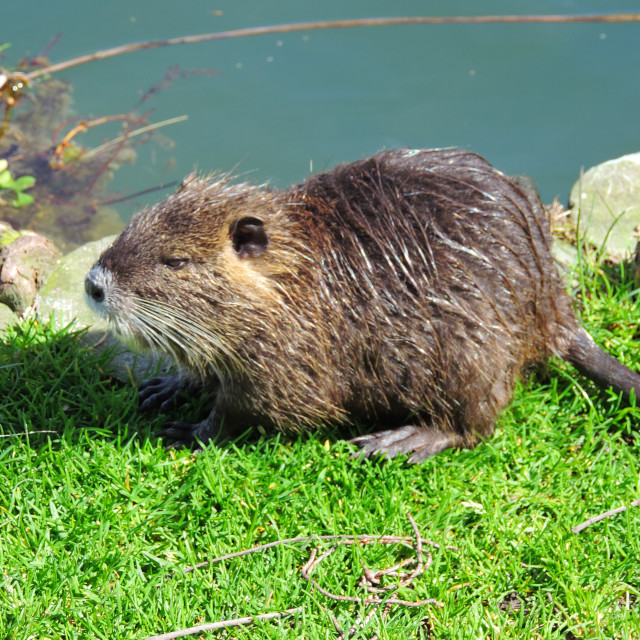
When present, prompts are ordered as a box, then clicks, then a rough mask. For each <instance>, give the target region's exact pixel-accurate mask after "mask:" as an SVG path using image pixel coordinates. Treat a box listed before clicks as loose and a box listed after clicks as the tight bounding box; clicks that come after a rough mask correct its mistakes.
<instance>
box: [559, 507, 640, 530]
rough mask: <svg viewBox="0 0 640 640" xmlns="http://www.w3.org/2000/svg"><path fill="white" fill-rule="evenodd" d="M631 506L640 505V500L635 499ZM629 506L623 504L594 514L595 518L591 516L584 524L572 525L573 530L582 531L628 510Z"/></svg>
mask: <svg viewBox="0 0 640 640" xmlns="http://www.w3.org/2000/svg"><path fill="white" fill-rule="evenodd" d="M629 507H640V500H634V501H633V502H632V503H631V504H630V505H629ZM629 507H626V506H623V507H618V508H617V509H610V510H609V511H605V512H604V513H601V514H600V515H598V516H593V518H589V519H588V520H586V521H585V522H583V523H582V524H579V525H576V526H575V527H571V531H573V533H580V532H581V531H582V530H583V529H586V528H587V527H590V526H591V525H592V524H595V523H596V522H600V520H604V519H605V518H609V517H611V516H615V515H616V514H618V513H622V512H623V511H626V510H627V509H628V508H629Z"/></svg>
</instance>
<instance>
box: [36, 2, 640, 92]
mask: <svg viewBox="0 0 640 640" xmlns="http://www.w3.org/2000/svg"><path fill="white" fill-rule="evenodd" d="M585 22H586V23H592V22H607V23H613V22H640V13H598V14H589V15H556V14H548V15H524V16H517V15H504V16H416V17H395V18H358V19H353V20H325V21H319V22H299V23H293V24H280V25H273V26H267V27H249V28H246V29H234V30H231V31H219V32H217V33H204V34H200V35H192V36H183V37H179V38H169V39H168V40H148V41H146V42H132V43H130V44H126V45H121V46H118V47H112V48H111V49H103V50H101V51H95V52H94V53H89V54H87V55H85V56H79V57H77V58H72V59H70V60H64V61H63V62H57V63H55V64H52V65H49V66H48V67H43V68H42V69H35V70H33V71H31V72H29V73H26V74H24V75H25V77H26V78H27V80H29V81H31V80H35V79H36V78H40V77H41V76H43V75H46V74H51V73H57V72H58V71H63V70H64V69H69V68H71V67H75V66H78V65H80V64H85V63H87V62H93V61H94V60H105V59H106V58H113V57H114V56H119V55H123V54H125V53H133V52H134V51H141V50H143V49H156V48H158V47H169V46H172V45H176V44H195V43H197V42H207V41H210V40H228V39H230V38H245V37H248V36H260V35H268V34H274V33H293V32H296V31H317V30H321V29H352V28H358V27H386V26H391V25H405V24H532V23H544V24H566V23H585Z"/></svg>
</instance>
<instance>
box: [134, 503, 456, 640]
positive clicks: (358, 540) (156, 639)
mask: <svg viewBox="0 0 640 640" xmlns="http://www.w3.org/2000/svg"><path fill="white" fill-rule="evenodd" d="M407 518H408V519H409V522H410V523H411V527H412V529H413V533H414V537H413V538H411V537H408V536H385V535H377V536H371V535H367V534H361V535H326V536H301V537H298V538H286V539H284V540H275V541H273V542H269V543H267V544H262V545H258V546H256V547H252V548H251V549H244V550H242V551H236V552H235V553H230V554H227V555H225V556H219V557H217V558H213V559H212V560H208V561H206V562H201V563H199V564H197V565H194V566H193V567H187V568H186V569H184V572H185V573H190V572H192V571H194V570H195V569H200V568H203V567H206V566H208V565H211V564H216V563H218V562H223V561H224V560H230V559H232V558H239V557H241V556H245V555H249V554H251V553H257V552H259V551H264V550H266V549H271V548H273V547H277V546H281V545H284V544H292V543H296V542H312V541H327V540H332V541H336V544H334V545H333V546H332V547H331V548H329V549H327V550H326V551H323V552H322V553H321V554H320V555H318V548H314V549H312V550H311V552H310V555H309V559H308V560H307V562H306V563H305V565H304V566H303V567H302V569H301V574H302V577H303V578H304V579H305V580H307V581H308V582H309V583H310V584H312V585H313V587H314V589H316V590H317V591H318V592H320V593H321V594H323V595H324V596H326V597H328V598H330V599H331V600H334V601H340V602H354V603H360V604H365V605H371V608H370V609H369V611H368V612H367V614H366V615H365V616H364V617H363V618H361V619H359V620H357V621H356V623H355V624H354V625H353V626H352V627H351V629H349V631H347V632H346V633H345V632H344V631H343V630H342V629H341V628H340V624H339V623H338V620H337V618H336V617H335V616H334V615H333V613H331V612H330V611H326V613H327V615H328V616H329V617H330V619H331V620H332V622H333V625H334V627H335V629H336V631H337V632H338V633H339V634H340V635H339V636H338V640H345V639H346V638H349V637H350V636H351V635H353V634H354V633H355V632H356V631H357V630H358V628H360V627H362V626H364V625H366V624H367V623H368V622H369V620H370V619H371V617H372V616H373V615H374V614H375V612H376V610H377V609H378V607H380V606H381V605H384V609H383V611H382V616H383V617H386V615H387V614H388V613H389V611H390V610H391V607H392V606H393V605H399V606H404V607H422V606H425V605H428V604H435V605H436V606H440V607H441V606H442V603H440V602H438V601H437V600H435V599H434V598H429V599H427V600H420V601H417V602H411V601H409V600H402V599H399V598H394V597H380V596H379V595H376V594H382V593H391V592H393V591H397V590H398V589H399V588H400V587H403V586H407V585H409V584H410V583H411V582H412V581H413V580H414V579H415V578H416V577H418V576H419V575H420V574H422V573H423V572H424V571H425V569H428V568H429V567H430V566H431V562H432V557H431V554H430V553H429V552H428V551H427V552H425V551H424V549H423V547H424V546H425V545H428V546H431V547H435V548H436V549H440V548H441V547H440V545H439V544H437V543H435V542H432V541H431V540H425V539H424V538H423V537H422V536H421V535H420V531H419V529H418V526H417V524H416V522H415V520H414V519H413V518H412V517H411V515H410V514H407ZM412 541H413V542H414V544H413V548H414V549H415V552H416V557H415V558H410V559H406V560H403V561H402V562H399V563H398V564H396V565H394V566H393V567H390V568H388V569H384V570H381V571H377V572H372V571H370V570H369V569H367V568H366V567H365V568H364V575H363V577H362V579H361V582H360V584H361V585H363V586H364V587H365V588H366V589H367V591H368V593H369V595H367V596H364V597H352V596H342V595H339V594H335V593H331V592H330V591H328V590H326V589H324V588H322V587H321V586H320V585H319V584H318V583H317V581H316V580H314V579H313V578H311V573H312V571H313V570H314V569H315V567H317V566H318V564H319V563H320V562H321V561H322V560H324V559H325V558H327V557H329V556H330V555H331V554H332V553H333V552H334V551H335V550H336V549H337V548H338V547H340V546H343V545H349V544H361V545H365V544H369V543H372V542H376V543H379V544H405V545H407V544H409V543H411V542H412ZM446 548H447V549H453V550H456V551H457V547H453V546H448V547H446ZM425 553H426V555H427V556H428V559H427V562H426V563H425V561H424V554H425ZM409 564H415V565H416V567H415V569H413V571H411V572H410V573H407V572H402V573H401V572H400V571H399V570H400V569H402V568H403V567H405V566H408V565H409ZM175 575H176V574H170V575H169V577H173V576H175ZM383 575H393V576H396V577H399V578H400V580H399V581H398V583H397V584H396V585H391V586H388V587H383V588H379V587H377V586H375V585H378V584H380V577H381V576H383ZM302 609H303V608H302V607H294V608H293V609H286V610H285V611H280V612H273V613H263V614H260V615H256V616H248V617H245V618H234V619H231V620H222V621H219V622H213V623H210V624H204V625H199V626H196V627H190V628H188V629H182V630H180V631H173V632H170V633H165V634H162V635H158V636H152V637H150V638H146V639H145V640H172V639H173V638H181V637H183V636H187V635H192V634H195V633H200V632H202V631H211V630H213V629H223V628H227V627H233V626H238V625H244V624H251V623H253V622H254V621H255V620H271V619H274V618H280V617H282V616H285V615H291V614H294V613H299V612H301V611H302ZM376 638H377V635H376V636H373V638H371V640H375V639H376Z"/></svg>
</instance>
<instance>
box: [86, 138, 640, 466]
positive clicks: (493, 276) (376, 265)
mask: <svg viewBox="0 0 640 640" xmlns="http://www.w3.org/2000/svg"><path fill="white" fill-rule="evenodd" d="M550 249H551V237H550V231H549V224H548V220H547V217H546V214H545V212H544V210H543V207H542V204H541V202H540V199H539V197H538V195H537V194H536V193H535V192H534V191H533V190H532V189H530V188H527V187H524V186H522V185H521V183H519V182H518V181H517V180H514V179H511V178H509V177H507V176H506V175H504V174H503V173H501V172H500V171H498V170H496V169H495V168H493V167H492V166H491V165H490V164H489V163H488V162H487V161H486V160H484V159H483V158H482V157H480V156H478V155H475V154H473V153H470V152H466V151H462V150H456V149H444V150H442V149H440V150H438V149H436V150H409V149H405V150H395V151H392V150H390V151H382V152H380V153H378V154H376V155H374V156H372V157H370V158H367V159H364V160H360V161H358V162H354V163H351V164H342V165H339V166H337V167H336V168H334V169H333V170H331V171H328V172H326V173H322V174H319V175H316V176H312V177H310V178H308V179H307V180H306V181H305V182H304V183H302V184H300V185H297V186H292V187H290V188H288V189H285V190H277V189H270V188H268V187H266V186H252V185H249V184H234V183H233V182H232V181H231V180H230V179H229V178H228V177H227V176H218V177H209V178H202V177H197V176H195V175H191V176H189V177H187V178H186V179H185V180H184V181H183V183H182V185H181V186H180V187H179V188H178V190H177V191H176V193H175V194H173V195H171V196H170V197H169V198H167V199H166V200H165V201H164V202H162V203H160V204H157V205H155V206H152V207H150V208H147V209H144V210H143V211H141V212H140V213H138V214H137V215H136V216H135V217H134V218H133V219H132V221H131V222H130V224H129V225H128V226H127V227H126V228H125V229H124V231H123V232H122V234H121V235H120V236H119V237H118V238H117V239H116V240H115V241H114V243H113V244H112V245H111V246H110V247H109V248H108V249H107V250H106V251H105V252H104V253H103V254H102V256H101V257H100V259H99V260H98V261H97V263H96V264H95V266H94V267H93V268H92V269H91V271H90V272H89V274H88V275H87V277H86V283H85V288H86V292H87V297H88V299H89V302H90V303H91V305H92V306H93V307H94V308H95V309H96V310H97V311H98V312H99V313H100V314H101V315H102V316H104V317H106V318H107V319H108V320H109V321H110V322H111V326H112V327H113V329H114V330H115V332H116V333H117V334H119V335H120V336H122V337H123V338H125V339H127V340H130V341H131V340H132V341H133V342H134V343H136V344H138V345H139V346H140V347H141V348H146V349H151V350H153V351H157V352H161V353H164V354H168V355H169V356H171V357H172V358H173V360H174V361H175V363H176V364H177V366H178V369H179V372H180V373H179V374H178V375H176V376H173V377H169V378H154V379H152V380H150V381H147V382H146V383H143V385H142V386H141V390H140V398H141V406H142V408H143V409H149V408H158V407H159V408H160V410H161V411H164V410H166V409H167V407H168V406H169V405H170V404H171V403H172V402H173V400H174V399H175V397H176V395H177V394H178V392H179V391H180V390H181V389H183V388H185V387H191V388H192V389H193V390H196V392H197V390H198V389H204V390H206V391H215V400H214V404H213V408H212V410H211V413H210V415H209V416H208V417H207V419H206V420H204V421H202V422H200V423H197V424H190V423H182V422H177V423H169V424H168V425H165V426H166V429H165V431H164V432H163V435H164V436H165V437H167V438H170V439H172V440H174V441H175V442H176V443H178V444H193V443H194V442H199V443H204V444H206V443H208V442H209V441H210V440H212V439H214V438H216V437H217V436H218V435H220V433H221V431H224V433H230V432H231V431H232V430H234V429H238V428H243V429H244V428H246V427H247V426H251V425H263V426H265V427H267V428H268V427H273V428H275V429H278V430H282V431H289V432H291V431H294V432H295V431H300V430H308V429H313V428H316V427H317V426H318V425H322V424H324V425H332V424H342V423H347V422H349V423H355V424H356V425H360V426H361V427H362V428H363V430H371V429H374V432H373V433H365V434H364V435H361V436H359V437H357V438H355V439H354V440H352V442H354V443H355V444H356V445H357V446H358V447H360V454H361V455H372V454H374V453H381V454H386V455H387V456H389V457H391V456H394V455H397V454H399V453H409V454H410V458H409V459H410V461H412V462H420V461H422V460H424V459H425V458H428V457H429V456H432V455H435V454H437V453H439V452H440V451H443V450H444V449H447V448H450V447H466V448H470V447H474V446H475V445H476V444H478V442H480V441H481V440H482V439H484V438H487V437H489V436H490V435H491V434H492V433H493V430H494V422H495V419H496V416H497V415H498V414H499V413H500V411H501V410H502V409H503V408H504V407H505V406H506V405H507V404H508V403H509V401H510V400H511V398H512V394H513V389H514V384H515V382H516V380H517V378H518V377H519V376H520V375H521V374H522V372H523V371H526V369H527V368H528V367H529V366H530V365H531V364H533V363H536V362H539V361H544V360H545V359H547V358H548V357H549V356H550V355H557V356H560V357H561V358H563V359H565V360H568V361H569V362H571V363H573V364H574V365H575V366H576V367H577V369H579V371H580V372H582V373H583V374H585V375H586V376H588V377H590V378H591V379H593V380H594V381H595V382H596V383H598V384H599V385H601V386H603V387H608V386H612V387H613V388H615V389H616V390H619V391H621V392H623V393H624V394H625V395H627V396H628V395H629V394H630V393H631V391H633V392H634V393H635V394H636V395H638V393H639V392H640V376H639V375H638V374H636V373H634V372H633V371H631V370H630V369H628V368H627V367H625V366H624V365H622V364H621V363H620V362H618V361H617V360H616V359H615V358H613V357H611V356H610V355H608V354H606V353H605V352H604V351H603V350H602V349H600V347H598V346H597V345H596V344H595V342H594V341H593V340H592V339H591V337H590V336H589V335H588V334H587V332H586V331H585V330H584V328H583V327H582V326H581V325H580V323H579V321H578V319H577V317H576V314H575V312H574V310H573V308H572V304H571V300H570V298H569V296H568V295H567V293H566V291H565V288H564V286H563V284H562V282H561V280H560V277H559V275H558V272H557V269H556V267H555V264H554V261H553V259H552V257H551V252H550ZM375 429H382V430H381V431H380V430H377V431H376V430H375Z"/></svg>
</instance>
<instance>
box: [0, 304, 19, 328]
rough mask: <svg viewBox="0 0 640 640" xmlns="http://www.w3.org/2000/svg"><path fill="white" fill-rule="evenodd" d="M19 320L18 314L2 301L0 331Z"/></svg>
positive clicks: (0, 306) (0, 305)
mask: <svg viewBox="0 0 640 640" xmlns="http://www.w3.org/2000/svg"><path fill="white" fill-rule="evenodd" d="M17 321H18V316H17V315H16V314H15V313H14V312H13V311H12V310H11V308H10V307H7V305H6V304H2V303H0V333H2V332H3V331H4V330H5V329H6V328H7V327H8V326H9V325H10V324H13V323H14V322H17Z"/></svg>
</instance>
